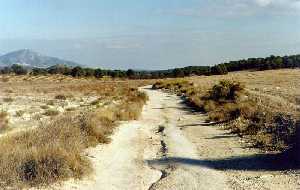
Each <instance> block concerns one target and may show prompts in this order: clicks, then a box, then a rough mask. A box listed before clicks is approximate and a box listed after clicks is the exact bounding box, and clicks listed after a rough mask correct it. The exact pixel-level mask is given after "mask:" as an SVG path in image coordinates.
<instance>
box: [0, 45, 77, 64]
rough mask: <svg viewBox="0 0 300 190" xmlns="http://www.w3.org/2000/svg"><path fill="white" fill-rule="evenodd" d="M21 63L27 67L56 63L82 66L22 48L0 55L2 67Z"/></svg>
mask: <svg viewBox="0 0 300 190" xmlns="http://www.w3.org/2000/svg"><path fill="white" fill-rule="evenodd" d="M13 64H19V65H22V66H26V67H39V68H48V67H51V66H54V65H66V66H69V67H75V66H80V65H79V64H78V63H75V62H72V61H67V60H63V59H59V58H56V57H49V56H45V55H41V54H39V53H37V52H34V51H32V50H29V49H22V50H18V51H14V52H11V53H7V54H5V55H2V56H0V67H3V66H11V65H13Z"/></svg>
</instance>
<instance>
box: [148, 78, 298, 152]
mask: <svg viewBox="0 0 300 190" xmlns="http://www.w3.org/2000/svg"><path fill="white" fill-rule="evenodd" d="M153 88H154V89H165V90H166V89H167V90H171V91H172V92H175V93H177V94H180V95H184V96H185V97H186V99H187V102H188V103H189V104H190V105H192V106H194V107H195V108H197V109H199V110H201V111H204V112H206V113H207V114H208V118H209V120H210V121H214V122H220V123H223V124H225V126H226V127H227V128H228V129H230V130H231V131H232V132H233V133H237V134H239V135H240V136H244V137H247V138H248V139H250V140H251V141H252V143H253V144H254V145H255V146H257V147H260V148H263V149H266V150H280V151H284V150H287V149H290V148H291V147H295V146H297V145H296V142H297V140H296V133H297V132H296V130H297V116H296V114H294V113H287V112H285V111H281V109H280V108H279V109H277V110H276V109H275V110H274V109H273V108H271V107H268V106H266V105H264V100H259V101H257V100H256V99H254V98H253V95H252V94H251V93H249V92H248V91H247V89H246V88H245V86H244V85H242V84H241V83H239V82H238V81H233V80H221V81H219V82H218V83H217V84H215V85H212V86H204V87H201V86H195V85H193V84H191V83H190V82H188V81H182V80H181V81H179V80H175V81H172V80H170V81H159V82H157V83H155V84H154V85H153Z"/></svg>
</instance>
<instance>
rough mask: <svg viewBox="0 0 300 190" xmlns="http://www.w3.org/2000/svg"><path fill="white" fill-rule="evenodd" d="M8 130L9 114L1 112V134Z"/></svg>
mask: <svg viewBox="0 0 300 190" xmlns="http://www.w3.org/2000/svg"><path fill="white" fill-rule="evenodd" d="M7 128H8V114H7V113H6V112H4V111H0V132H1V131H3V130H6V129H7Z"/></svg>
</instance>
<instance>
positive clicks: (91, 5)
mask: <svg viewBox="0 0 300 190" xmlns="http://www.w3.org/2000/svg"><path fill="white" fill-rule="evenodd" d="M0 5H1V6H0V15H1V17H0V25H1V26H2V27H1V28H2V30H1V31H0V55H2V54H5V53H8V52H11V51H15V50H19V49H32V50H34V51H37V52H39V53H42V54H44V55H48V56H53V57H58V58H62V59H67V60H70V61H75V62H78V63H80V64H83V65H87V66H92V67H101V68H109V69H128V68H132V69H147V70H156V69H168V68H174V67H184V66H192V65H199V66H201V65H214V64H218V63H222V62H224V61H229V60H237V59H241V58H248V57H266V56H269V55H272V54H273V55H291V54H299V53H300V27H297V26H300V1H298V0H248V1H246V0H226V1H224V0H223V1H221V0H215V1H202V0H186V1H180V0H173V1H171V2H165V1H158V0H153V1H143V0H128V1H126V2H125V1H120V0H112V1H109V2H108V1H103V0H98V1H97V0H91V1H87V2H84V1H79V0H73V1H71V0H61V1H58V0H52V1H50V0H45V1H38V0H29V1H26V2H25V1H21V0H11V1H0Z"/></svg>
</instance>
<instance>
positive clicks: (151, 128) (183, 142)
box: [51, 88, 300, 190]
mask: <svg viewBox="0 0 300 190" xmlns="http://www.w3.org/2000/svg"><path fill="white" fill-rule="evenodd" d="M142 90H143V91H146V92H147V94H148V95H149V102H148V104H147V105H146V106H145V107H144V110H143V113H142V117H141V119H140V120H138V121H132V122H126V123H123V124H121V126H120V127H119V128H118V130H116V132H115V133H114V135H113V136H112V142H111V143H110V144H107V145H99V146H97V147H96V148H92V149H89V150H88V151H87V153H86V154H87V156H88V157H89V158H90V159H91V161H92V163H93V165H94V169H95V172H94V174H93V175H92V176H90V177H89V178H86V179H83V180H80V181H77V180H69V181H67V182H63V183H62V184H60V185H55V186H52V187H51V189H52V188H54V189H62V190H72V189H80V190H99V189H104V190H113V189H120V190H127V189H128V190H135V189H136V190H143V189H145V190H146V189H172V190H177V189H182V190H183V189H187V190H191V189H205V190H208V189H275V190H276V189H278V190H279V189H300V174H299V170H293V168H288V169H292V170H285V169H287V168H278V167H275V166H273V165H272V164H273V163H271V162H270V159H269V157H268V158H265V157H259V156H257V155H256V154H257V153H258V151H257V150H255V149H247V148H243V147H244V146H246V145H247V144H246V143H244V142H241V140H240V139H239V138H238V137H236V136H233V135H230V134H228V131H224V130H220V129H219V128H220V127H219V126H216V125H212V124H208V123H205V115H201V114H199V113H193V112H191V110H189V109H188V108H186V107H185V105H184V104H182V100H181V99H180V97H177V96H174V95H169V94H166V93H163V92H161V91H154V90H151V89H148V88H143V89H142Z"/></svg>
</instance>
